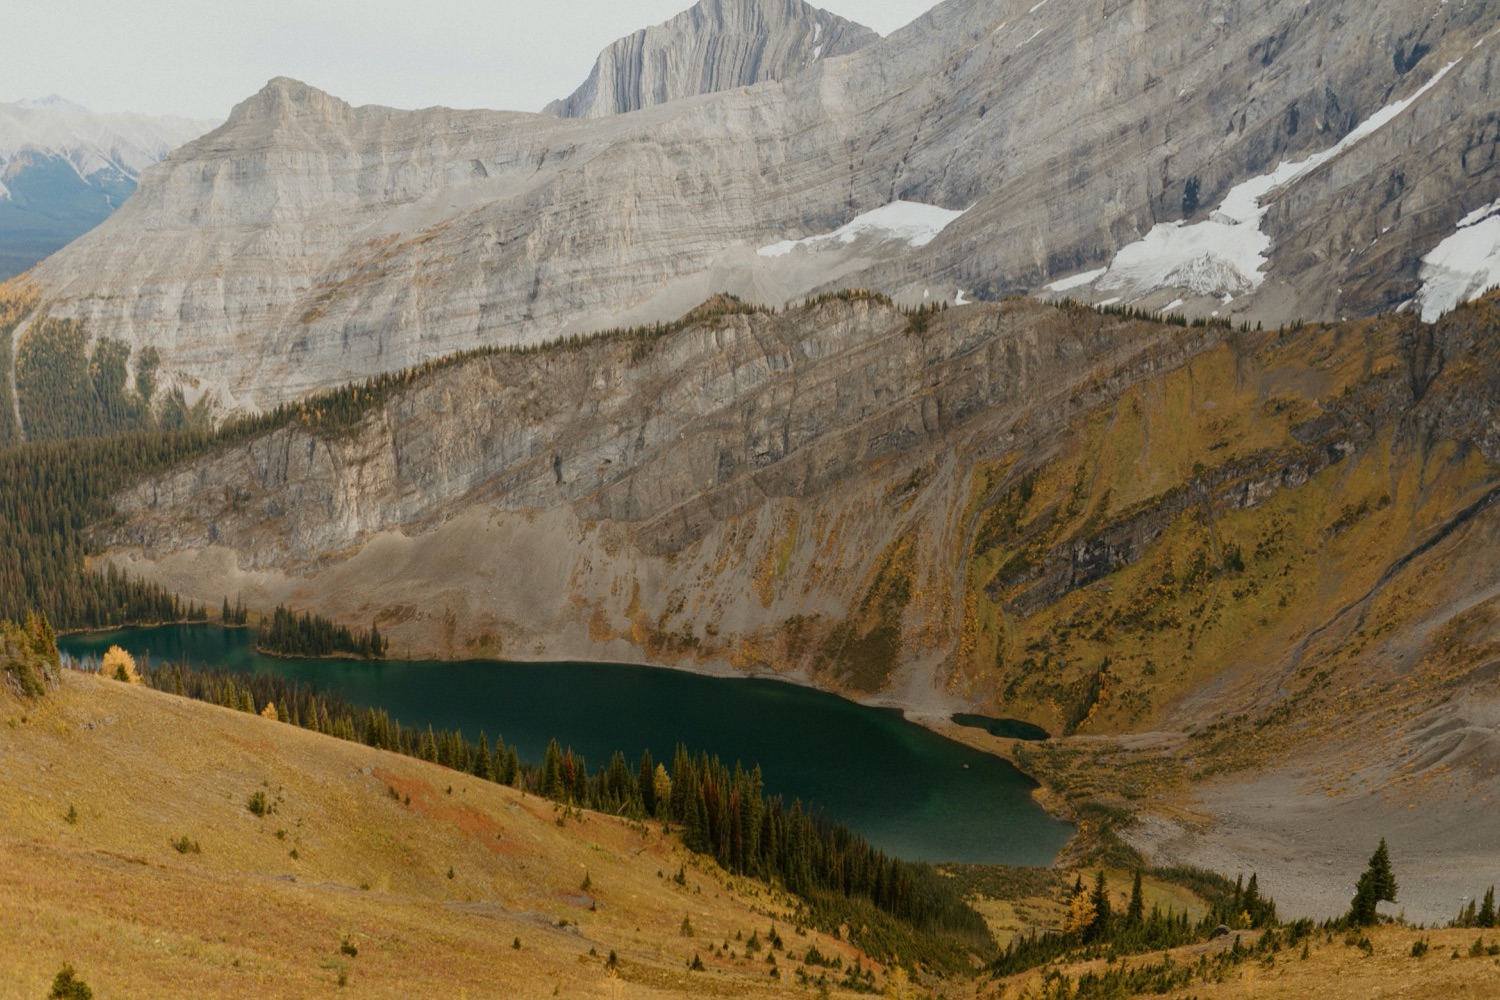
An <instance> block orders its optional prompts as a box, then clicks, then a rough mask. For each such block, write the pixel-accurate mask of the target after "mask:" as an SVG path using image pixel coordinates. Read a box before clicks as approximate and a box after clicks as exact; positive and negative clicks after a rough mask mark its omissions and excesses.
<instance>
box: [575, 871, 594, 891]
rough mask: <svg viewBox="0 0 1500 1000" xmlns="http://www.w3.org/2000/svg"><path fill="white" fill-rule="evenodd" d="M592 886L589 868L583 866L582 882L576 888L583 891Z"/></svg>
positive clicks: (592, 881)
mask: <svg viewBox="0 0 1500 1000" xmlns="http://www.w3.org/2000/svg"><path fill="white" fill-rule="evenodd" d="M593 887H594V880H593V879H592V878H591V877H590V876H589V870H588V869H587V868H585V869H584V870H583V884H581V885H580V886H579V887H578V888H580V889H582V890H583V891H584V892H588V891H589V890H590V889H592V888H593Z"/></svg>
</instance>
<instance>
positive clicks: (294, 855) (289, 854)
mask: <svg viewBox="0 0 1500 1000" xmlns="http://www.w3.org/2000/svg"><path fill="white" fill-rule="evenodd" d="M286 856H287V857H289V858H291V859H292V860H293V861H296V860H298V859H300V858H301V857H302V855H300V854H298V853H297V849H296V848H295V847H294V848H292V849H291V850H290V851H287V852H286Z"/></svg>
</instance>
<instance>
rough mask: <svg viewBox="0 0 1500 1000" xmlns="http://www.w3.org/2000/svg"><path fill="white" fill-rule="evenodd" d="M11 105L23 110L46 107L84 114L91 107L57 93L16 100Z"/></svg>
mask: <svg viewBox="0 0 1500 1000" xmlns="http://www.w3.org/2000/svg"><path fill="white" fill-rule="evenodd" d="M10 106H11V107H13V108H20V109H21V110H23V111H35V110H37V109H40V108H45V109H49V110H53V111H80V112H83V113H84V114H88V113H89V109H88V108H86V107H84V106H83V105H82V104H78V103H77V102H75V101H70V100H68V99H67V98H66V97H60V96H58V95H57V94H48V95H47V96H46V97H43V98H41V99H39V100H32V99H29V98H27V99H23V100H19V101H16V102H14V103H13V104H11V105H10Z"/></svg>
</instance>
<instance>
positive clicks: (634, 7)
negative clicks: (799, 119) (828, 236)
mask: <svg viewBox="0 0 1500 1000" xmlns="http://www.w3.org/2000/svg"><path fill="white" fill-rule="evenodd" d="M693 2H694V0H489V2H488V3H486V2H475V0H241V2H223V0H207V2H205V0H31V2H18V3H15V4H12V5H9V6H11V8H12V9H11V10H9V11H8V12H6V13H5V14H4V15H3V16H0V101H15V100H19V99H21V98H27V97H30V98H40V97H45V96H47V95H49V94H54V93H55V94H59V95H61V96H63V97H66V98H68V99H69V100H72V101H76V102H78V103H79V104H83V105H85V106H86V107H89V108H91V109H92V110H94V111H143V112H147V113H150V114H179V115H188V116H191V117H197V118H223V117H224V116H225V115H227V114H228V113H229V109H230V108H231V107H233V106H234V105H235V104H236V103H238V102H239V101H241V100H243V99H244V98H246V97H248V96H250V95H251V94H253V93H254V92H255V91H257V90H259V89H260V88H261V86H262V85H263V84H264V83H265V82H266V81H267V80H269V79H270V78H271V77H273V76H291V77H295V78H297V79H299V80H302V81H304V82H306V83H310V84H312V85H314V86H316V87H320V88H322V89H323V90H326V91H328V92H330V93H332V94H335V95H337V96H339V97H342V98H344V99H345V100H347V101H349V102H350V103H352V104H387V105H391V106H393V107H400V108H420V107H427V106H430V105H434V104H445V105H448V106H449V107H459V108H466V107H468V108H472V107H481V108H505V109H510V110H517V111H537V110H540V109H541V107H542V105H543V104H545V103H547V102H548V101H550V100H552V99H553V98H555V97H564V96H566V95H567V94H569V93H571V92H572V90H573V88H574V87H576V86H577V85H578V84H579V83H581V82H582V81H583V79H584V77H585V76H587V75H588V71H589V69H590V68H591V67H592V66H593V61H594V57H595V56H596V55H597V54H598V52H599V50H600V49H602V48H603V47H604V46H605V45H608V44H609V43H610V42H612V41H614V40H615V39H616V38H619V37H620V36H621V35H626V34H629V33H630V32H632V31H634V30H636V29H637V28H642V27H645V26H647V25H651V24H658V23H660V22H662V21H665V20H666V19H667V18H669V17H671V16H672V15H673V14H676V13H678V12H679V11H682V10H686V9H687V8H688V7H690V6H692V4H693ZM936 2H937V0H837V6H833V7H828V6H826V5H822V4H815V5H817V6H825V9H830V10H834V11H835V12H836V13H838V14H841V15H843V16H844V17H848V18H851V19H853V20H855V21H859V22H860V23H862V24H866V25H869V26H870V27H872V28H874V29H875V30H876V31H879V32H880V33H881V34H883V35H886V34H890V33H891V32H892V31H894V30H895V29H896V28H899V27H901V26H903V25H905V24H907V23H909V22H910V21H911V20H913V19H914V18H916V17H917V16H918V15H920V14H922V13H924V12H925V11H926V10H927V9H929V8H930V7H932V6H933V5H934V4H935V3H936Z"/></svg>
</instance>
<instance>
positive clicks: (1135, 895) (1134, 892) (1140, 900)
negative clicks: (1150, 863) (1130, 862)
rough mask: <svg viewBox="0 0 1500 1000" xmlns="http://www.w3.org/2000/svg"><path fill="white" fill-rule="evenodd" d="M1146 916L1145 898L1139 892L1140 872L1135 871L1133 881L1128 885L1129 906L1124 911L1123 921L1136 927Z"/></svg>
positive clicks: (1138, 870)
mask: <svg viewBox="0 0 1500 1000" xmlns="http://www.w3.org/2000/svg"><path fill="white" fill-rule="evenodd" d="M1145 916H1146V897H1145V895H1144V894H1143V893H1142V892H1141V870H1140V869H1139V868H1137V869H1136V870H1135V880H1134V881H1133V882H1132V883H1131V885H1130V905H1129V906H1128V907H1127V908H1126V909H1125V919H1126V921H1127V922H1129V923H1130V925H1131V926H1137V925H1139V924H1140V922H1141V920H1142V919H1144V918H1145Z"/></svg>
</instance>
